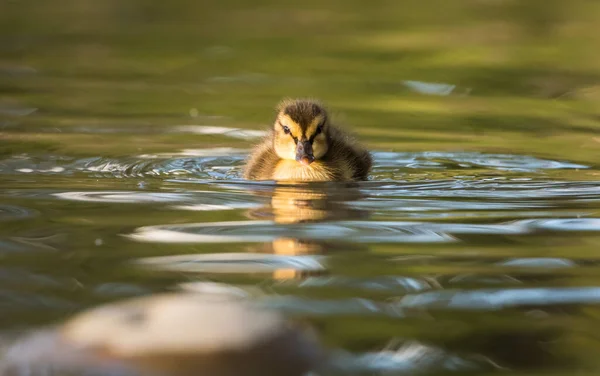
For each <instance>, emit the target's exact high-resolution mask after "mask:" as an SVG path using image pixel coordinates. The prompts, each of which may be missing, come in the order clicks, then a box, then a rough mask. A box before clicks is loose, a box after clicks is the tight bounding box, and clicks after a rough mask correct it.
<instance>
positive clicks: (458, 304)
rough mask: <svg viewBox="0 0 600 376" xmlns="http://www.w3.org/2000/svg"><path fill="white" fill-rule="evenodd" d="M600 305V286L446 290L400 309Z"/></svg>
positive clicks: (402, 303)
mask: <svg viewBox="0 0 600 376" xmlns="http://www.w3.org/2000/svg"><path fill="white" fill-rule="evenodd" d="M585 303H593V304H597V303H600V287H555V288H550V287H549V288H521V289H503V290H497V289H481V290H472V291H458V290H454V291H453V290H446V291H435V292H425V293H421V294H416V295H407V296H405V297H403V298H401V299H400V300H399V301H398V302H397V303H396V306H397V307H398V308H401V309H406V308H437V309H476V310H499V309H504V308H509V307H517V306H544V305H554V304H585Z"/></svg>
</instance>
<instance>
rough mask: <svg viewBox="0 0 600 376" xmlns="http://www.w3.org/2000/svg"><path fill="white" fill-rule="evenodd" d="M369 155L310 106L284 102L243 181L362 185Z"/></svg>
mask: <svg viewBox="0 0 600 376" xmlns="http://www.w3.org/2000/svg"><path fill="white" fill-rule="evenodd" d="M371 164H372V159H371V155H370V154H369V152H368V151H366V150H365V149H364V148H362V147H361V146H359V145H358V144H356V143H355V142H354V141H353V140H352V139H351V138H350V137H349V136H348V135H347V134H346V133H344V132H343V131H342V130H340V129H339V128H337V127H335V126H334V125H332V124H331V123H330V121H329V116H328V114H327V112H326V111H325V109H324V108H323V107H322V106H321V105H319V104H318V103H316V102H313V101H310V100H285V101H283V102H282V103H281V104H280V105H279V112H278V114H277V118H276V120H275V124H274V126H273V129H272V130H271V132H270V133H269V135H268V136H267V137H266V138H265V140H264V141H263V142H262V143H260V144H259V145H258V146H257V147H256V148H255V150H254V151H253V152H252V155H251V156H250V158H249V160H248V163H247V165H246V168H245V171H244V177H245V178H247V179H252V180H277V181H352V180H366V179H367V176H368V174H369V171H370V169H371Z"/></svg>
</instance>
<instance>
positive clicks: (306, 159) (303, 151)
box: [296, 140, 315, 166]
mask: <svg viewBox="0 0 600 376" xmlns="http://www.w3.org/2000/svg"><path fill="white" fill-rule="evenodd" d="M296 160H297V161H298V162H300V163H302V164H303V165H305V166H308V165H309V164H311V163H313V161H314V160H315V156H314V155H313V149H312V144H311V143H310V141H308V140H304V141H302V140H301V141H298V144H297V145H296Z"/></svg>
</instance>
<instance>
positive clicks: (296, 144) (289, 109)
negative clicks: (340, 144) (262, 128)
mask: <svg viewBox="0 0 600 376" xmlns="http://www.w3.org/2000/svg"><path fill="white" fill-rule="evenodd" d="M278 109H279V111H278V113H277V118H276V119H275V124H274V136H273V146H274V148H275V152H276V153H277V155H278V156H279V158H282V159H288V160H295V161H298V162H299V163H301V164H303V165H306V166H308V165H310V164H311V163H313V162H314V161H315V160H317V159H319V158H322V157H323V156H324V155H325V154H326V153H327V150H328V148H329V146H328V137H327V131H328V126H329V120H328V116H327V111H325V108H323V106H321V105H320V104H319V103H317V102H314V101H311V100H284V101H283V102H281V103H280V105H279V108H278Z"/></svg>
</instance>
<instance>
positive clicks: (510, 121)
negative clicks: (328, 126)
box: [0, 0, 600, 375]
mask: <svg viewBox="0 0 600 376" xmlns="http://www.w3.org/2000/svg"><path fill="white" fill-rule="evenodd" d="M75 3H77V4H75ZM405 3H406V4H402V5H400V4H396V3H395V2H385V1H381V2H377V4H375V5H371V6H369V7H365V6H364V5H361V4H359V3H358V2H356V3H355V2H344V3H343V4H342V3H339V2H335V1H327V2H325V3H321V2H318V3H317V2H308V3H303V5H302V6H298V7H297V8H293V7H289V6H286V5H284V4H278V3H271V2H268V1H266V2H259V3H257V4H254V5H252V6H250V5H247V4H245V3H243V2H237V1H228V2H225V3H221V2H219V3H218V2H202V4H196V3H192V2H185V1H176V2H175V3H169V5H166V4H162V3H160V2H152V1H150V2H141V1H134V2H129V3H128V4H127V5H125V4H122V3H121V2H111V1H109V2H106V3H103V4H97V3H96V2H85V1H84V2H80V1H78V2H73V3H72V4H70V6H67V5H64V4H63V3H60V4H59V3H58V2H56V1H48V2H46V3H44V4H42V5H40V4H38V5H36V6H35V7H34V6H33V4H31V3H30V2H8V3H6V4H2V5H0V28H1V29H2V31H3V33H2V35H3V36H2V40H3V43H2V46H1V47H0V50H1V51H2V57H1V58H0V90H1V92H0V257H2V265H1V267H0V281H1V282H2V283H1V285H0V296H1V297H2V299H1V301H2V303H0V304H1V306H2V309H1V310H0V326H1V329H2V330H4V331H7V332H12V331H20V330H26V329H31V328H36V327H38V326H39V325H43V324H48V323H52V322H55V321H57V320H62V319H65V318H66V317H69V316H70V315H71V314H73V313H74V312H76V311H79V310H81V309H84V308H87V307H90V306H93V305H96V304H99V303H102V302H108V301H114V300H119V299H124V298H127V297H131V296H137V295H142V294H150V293H155V292H161V291H168V290H174V289H175V290H177V289H184V290H192V291H207V289H208V290H210V291H229V293H235V294H241V295H244V296H249V297H250V298H251V299H256V300H258V301H261V302H263V303H264V304H268V305H270V306H272V307H275V308H277V309H281V310H283V311H284V312H286V314H288V315H290V317H293V318H299V319H303V320H306V321H307V322H309V323H310V324H312V325H313V326H314V327H315V329H316V330H317V332H318V333H319V336H320V337H321V339H322V340H323V342H324V343H325V344H327V345H328V346H330V347H331V348H335V349H339V350H340V351H344V352H347V355H345V356H347V357H346V358H344V357H341V359H342V360H344V359H345V360H344V361H341V364H340V365H339V370H340V372H342V373H344V374H350V373H353V372H357V371H360V372H363V371H365V372H368V373H373V374H376V373H380V372H391V373H396V374H405V373H411V374H412V373H415V372H423V373H426V374H433V373H437V372H438V371H449V372H451V373H460V374H464V373H467V372H468V373H472V374H487V373H490V372H495V371H497V370H504V371H505V372H511V373H517V374H536V375H539V374H546V373H548V374H550V373H553V374H556V373H558V374H574V373H575V372H580V373H585V372H589V374H595V373H596V372H597V371H598V369H600V363H598V360H597V356H596V353H597V352H598V351H599V350H600V342H598V341H599V338H600V332H599V331H598V329H597V328H599V327H600V326H599V325H598V317H599V315H600V311H599V310H598V307H599V306H598V303H599V301H600V278H598V273H599V271H600V268H599V266H600V265H599V264H600V258H599V257H598V254H597V253H598V246H600V182H599V181H598V176H600V171H599V169H598V166H599V162H598V161H599V160H600V159H599V158H600V154H599V153H598V146H599V145H600V143H599V142H600V139H599V138H598V130H599V129H600V127H599V125H598V119H599V117H598V115H599V113H598V108H599V107H598V106H597V104H598V95H597V87H598V86H597V85H598V79H597V77H598V74H599V73H600V71H598V68H597V67H598V66H600V65H598V64H597V63H598V62H600V55H598V49H597V48H595V46H596V45H597V42H598V41H596V39H597V37H596V35H597V33H596V32H595V30H596V26H595V25H597V21H600V20H597V18H598V17H596V16H595V15H596V14H600V13H598V6H597V5H596V4H595V3H593V2H587V1H583V0H582V1H575V2H573V3H572V4H571V3H570V5H568V6H567V5H565V4H566V3H564V4H563V2H559V1H548V2H531V3H532V4H533V5H526V4H525V3H526V2H519V1H516V2H485V1H460V2H457V3H456V4H454V5H449V4H447V3H446V2H440V1H432V2H430V3H428V4H423V3H422V2H416V1H409V2H405ZM528 3H529V2H528ZM439 7H444V8H443V9H444V12H443V13H444V15H443V16H441V15H438V14H437V12H432V9H437V8H439ZM283 96H313V97H319V98H321V99H323V100H324V101H325V102H326V103H327V104H328V105H329V106H330V107H331V109H332V113H333V118H334V119H335V120H336V121H338V122H340V123H343V124H345V125H346V126H347V127H348V128H349V129H352V130H353V131H354V132H355V133H356V134H357V136H358V137H359V138H360V139H361V140H362V141H364V142H365V143H366V144H367V145H368V146H369V148H370V149H371V150H372V151H373V157H374V169H373V171H372V174H371V177H370V180H369V181H367V182H361V183H358V184H334V183H327V184H308V185H302V186H291V185H283V184H275V183H274V182H247V181H244V180H243V179H242V178H241V168H242V166H243V162H244V158H245V157H246V156H247V153H248V151H249V148H250V147H251V145H252V143H253V142H256V141H257V140H258V138H259V137H261V136H262V135H263V134H264V130H265V129H266V127H268V126H269V123H270V121H271V120H272V117H273V110H272V108H273V107H274V105H275V104H276V102H277V101H278V100H279V99H280V98H281V97H283Z"/></svg>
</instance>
